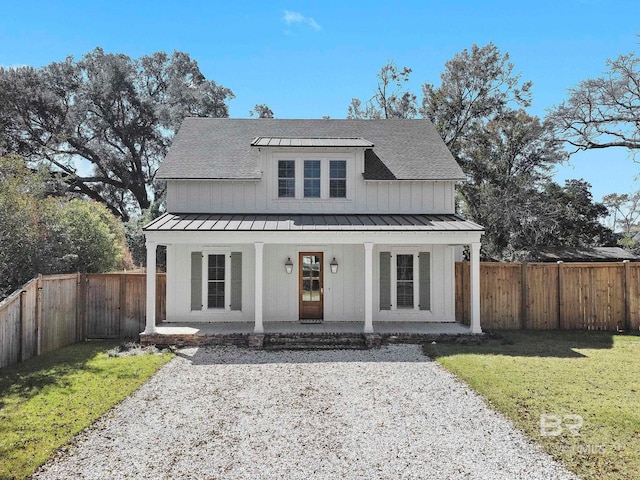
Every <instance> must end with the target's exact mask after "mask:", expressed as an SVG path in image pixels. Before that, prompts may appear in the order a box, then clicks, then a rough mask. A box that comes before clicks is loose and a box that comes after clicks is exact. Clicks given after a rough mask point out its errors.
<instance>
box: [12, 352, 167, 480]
mask: <svg viewBox="0 0 640 480" xmlns="http://www.w3.org/2000/svg"><path fill="white" fill-rule="evenodd" d="M116 345H117V343H114V342H86V343H81V344H77V345H72V346H70V347H66V348H62V349H60V350H56V351H54V352H51V353H48V354H45V355H42V356H40V357H36V358H32V359H30V360H27V361H25V362H22V363H19V364H16V365H12V366H9V367H5V368H1V369H0V479H3V480H4V479H21V478H24V477H25V476H27V475H29V474H30V473H32V472H33V471H34V470H35V469H36V468H37V467H38V466H40V465H41V464H42V463H44V462H45V461H46V460H47V459H48V458H49V457H50V456H51V455H52V453H53V452H55V451H56V450H57V449H58V448H60V447H61V446H63V445H65V444H66V443H68V442H69V441H70V440H71V439H72V438H73V436H74V435H76V434H77V433H78V432H80V431H81V430H82V429H84V428H85V427H87V426H89V425H90V424H91V423H93V422H94V421H95V420H96V419H97V418H98V417H100V416H101V415H102V414H103V413H105V412H106V411H107V410H109V409H110V408H111V407H113V406H114V405H115V404H117V403H118V402H120V401H122V400H123V399H124V398H125V397H127V395H129V394H130V393H131V392H133V391H134V390H136V389H137V388H138V387H139V386H140V385H141V384H142V383H144V382H145V381H146V380H147V379H148V378H149V377H150V376H151V375H153V374H154V373H155V372H156V371H157V369H158V368H160V367H161V366H162V365H163V364H164V363H166V362H167V361H168V360H169V359H170V358H171V355H137V356H129V357H109V356H108V355H107V351H108V350H109V349H110V348H113V347H115V346H116Z"/></svg>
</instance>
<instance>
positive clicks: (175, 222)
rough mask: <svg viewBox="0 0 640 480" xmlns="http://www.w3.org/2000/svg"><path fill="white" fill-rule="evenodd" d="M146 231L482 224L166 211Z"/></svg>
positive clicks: (432, 228) (451, 228)
mask: <svg viewBox="0 0 640 480" xmlns="http://www.w3.org/2000/svg"><path fill="white" fill-rule="evenodd" d="M144 230H145V231H152V232H160V231H173V232H176V231H184V232H195V231H198V232H202V231H246V232H250V231H262V232H266V231H319V230H322V231H339V232H343V231H344V232H348V231H363V230H364V231H375V232H380V231H395V232H397V231H427V232H455V231H460V232H481V231H483V230H484V228H483V227H481V226H480V225H478V224H477V223H474V222H471V221H469V220H465V219H463V218H461V217H459V216H457V215H452V214H443V215H405V214H392V215H378V214H345V215H340V214H335V215H334V214H325V215H317V214H312V213H310V214H204V213H202V214H199V213H165V214H164V215H162V216H161V217H159V218H157V219H155V220H153V221H152V222H150V223H149V224H147V225H146V226H145V227H144Z"/></svg>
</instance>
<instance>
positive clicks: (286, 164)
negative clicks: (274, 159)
mask: <svg viewBox="0 0 640 480" xmlns="http://www.w3.org/2000/svg"><path fill="white" fill-rule="evenodd" d="M295 196H296V162H295V160H279V161H278V197H280V198H295Z"/></svg>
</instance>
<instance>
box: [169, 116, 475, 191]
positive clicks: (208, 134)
mask: <svg viewBox="0 0 640 480" xmlns="http://www.w3.org/2000/svg"><path fill="white" fill-rule="evenodd" d="M259 137H273V138H276V137H278V138H298V139H299V138H314V139H321V138H324V139H345V138H357V139H366V140H367V141H368V142H370V143H371V144H373V147H372V148H371V149H369V150H368V151H367V152H366V154H365V173H364V177H365V179H367V180H462V179H464V174H463V172H462V170H461V168H460V167H459V166H458V164H457V162H456V161H455V159H454V158H453V156H452V155H451V152H449V149H448V148H447V147H446V145H445V144H444V142H443V141H442V140H441V138H440V136H439V135H438V133H437V132H436V130H435V128H434V127H433V125H432V124H431V122H430V121H429V120H401V119H397V120H283V119H270V118H261V119H235V118H191V117H190V118H185V119H184V121H183V122H182V125H181V127H180V130H179V131H178V133H177V134H176V136H175V138H174V141H173V144H172V146H171V148H170V149H169V153H168V154H167V156H166V157H165V160H164V162H163V163H162V165H161V166H160V169H159V170H158V174H157V177H156V178H158V179H162V180H168V179H229V180H248V179H258V178H261V171H260V170H261V169H260V162H259V160H260V152H259V151H258V148H257V147H255V146H253V147H252V146H251V144H252V142H254V141H255V140H256V138H259ZM288 148H296V147H294V146H290V147H288Z"/></svg>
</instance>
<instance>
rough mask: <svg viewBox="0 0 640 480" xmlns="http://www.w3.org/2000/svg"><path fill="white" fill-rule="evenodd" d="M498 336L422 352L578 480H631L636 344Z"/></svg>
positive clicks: (560, 335)
mask: <svg viewBox="0 0 640 480" xmlns="http://www.w3.org/2000/svg"><path fill="white" fill-rule="evenodd" d="M500 334H501V335H502V336H503V337H504V338H505V340H506V342H501V341H499V340H489V341H488V342H487V343H486V344H483V345H479V346H460V345H439V344H437V345H427V346H425V351H426V353H427V354H428V355H430V356H432V357H434V358H435V359H436V360H437V361H438V362H440V363H441V364H442V365H444V367H445V368H447V369H448V370H450V371H451V372H453V373H455V374H456V375H457V376H459V377H460V378H462V379H463V380H464V381H466V382H467V383H468V384H469V385H470V386H471V387H472V388H473V389H474V390H476V391H477V392H479V393H481V394H482V395H483V396H484V397H485V398H486V399H487V400H488V402H489V403H490V404H491V405H492V406H493V407H494V408H495V409H496V410H498V411H500V412H502V413H503V414H504V415H506V416H507V417H509V418H510V419H511V420H512V421H513V423H514V424H515V425H516V426H517V427H518V428H520V429H521V430H522V431H524V432H525V433H526V434H527V435H528V436H529V437H530V438H531V439H532V440H534V441H535V442H537V443H538V444H540V445H541V446H542V447H543V448H544V449H545V450H546V451H547V452H549V453H550V454H551V455H552V456H553V457H554V458H556V459H558V460H561V461H562V462H563V463H564V465H565V466H566V467H567V468H569V469H570V470H572V471H573V472H575V473H576V474H578V475H580V476H581V477H583V478H585V479H630V478H638V475H639V474H638V472H640V336H631V335H614V334H613V333H607V332H540V331H537V332H500ZM505 343H506V344H505ZM545 415H552V416H549V417H545ZM567 415H569V416H567ZM554 422H555V423H554ZM560 422H561V423H560ZM580 423H582V425H581V426H580ZM560 427H561V429H560ZM572 429H573V431H574V432H575V433H577V434H579V436H576V435H574V434H573V433H572V431H571V430H572Z"/></svg>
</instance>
